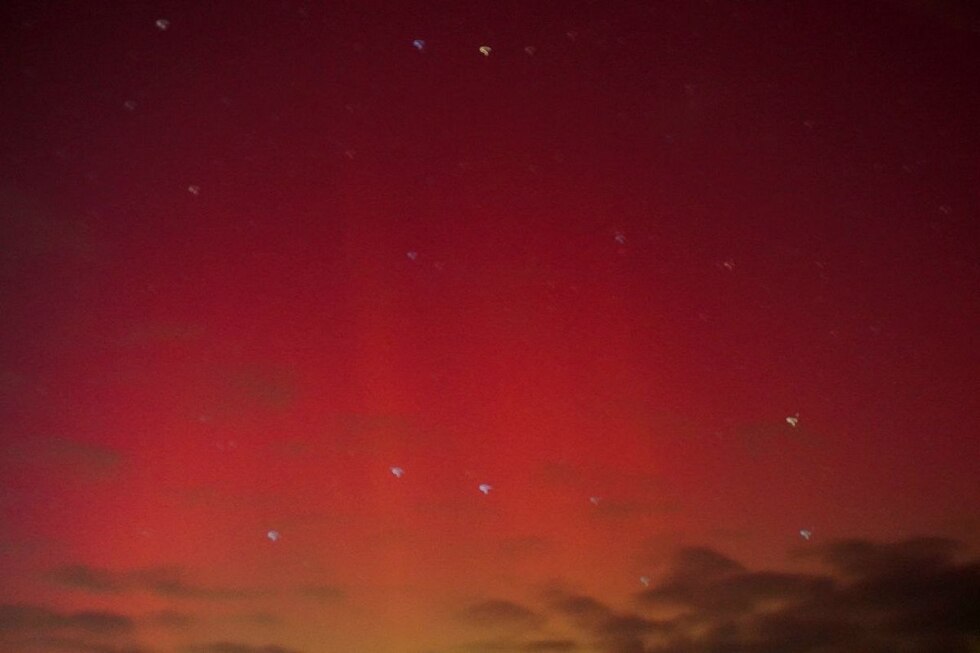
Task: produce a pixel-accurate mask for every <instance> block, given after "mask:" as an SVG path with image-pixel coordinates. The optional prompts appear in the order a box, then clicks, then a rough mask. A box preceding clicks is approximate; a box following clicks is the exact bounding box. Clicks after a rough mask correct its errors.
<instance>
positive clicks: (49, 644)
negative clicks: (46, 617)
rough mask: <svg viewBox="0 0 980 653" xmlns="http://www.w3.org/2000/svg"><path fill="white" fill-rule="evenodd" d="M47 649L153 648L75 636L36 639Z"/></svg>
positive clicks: (113, 652)
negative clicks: (95, 640)
mask: <svg viewBox="0 0 980 653" xmlns="http://www.w3.org/2000/svg"><path fill="white" fill-rule="evenodd" d="M35 642H37V644H40V645H41V646H42V647H43V648H45V649H50V650H51V651H68V652H70V653H152V651H153V649H149V648H145V647H142V646H132V645H125V644H124V645H114V644H99V643H93V642H88V641H85V640H82V639H77V638H73V637H46V638H43V639H41V640H34V641H32V644H34V643H35Z"/></svg>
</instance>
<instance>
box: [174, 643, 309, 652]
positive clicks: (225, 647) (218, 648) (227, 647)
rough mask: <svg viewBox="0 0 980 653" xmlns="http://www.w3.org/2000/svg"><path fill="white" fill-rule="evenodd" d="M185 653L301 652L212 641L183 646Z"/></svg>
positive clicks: (268, 646)
mask: <svg viewBox="0 0 980 653" xmlns="http://www.w3.org/2000/svg"><path fill="white" fill-rule="evenodd" d="M184 651H186V652H187V653H302V652H301V651H300V650H299V649H295V648H285V647H283V646H274V645H271V644H269V645H266V646H252V645H250V644H241V643H239V642H213V643H211V644H203V645H200V646H191V647H189V648H185V649H184Z"/></svg>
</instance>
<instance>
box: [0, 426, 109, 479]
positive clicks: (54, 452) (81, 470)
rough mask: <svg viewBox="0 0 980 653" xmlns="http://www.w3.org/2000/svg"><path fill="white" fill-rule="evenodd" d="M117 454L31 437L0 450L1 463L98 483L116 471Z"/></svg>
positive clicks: (72, 442)
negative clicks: (67, 475) (97, 481)
mask: <svg viewBox="0 0 980 653" xmlns="http://www.w3.org/2000/svg"><path fill="white" fill-rule="evenodd" d="M122 461H123V456H122V454H121V453H120V452H119V451H116V450H115V449H111V448H109V447H104V446H101V445H96V444H88V443H85V442H79V441H77V440H71V439H68V438H61V437H52V436H30V437H24V438H21V439H17V440H13V441H11V442H10V443H9V444H6V445H5V446H4V447H3V448H2V449H0V463H2V464H3V466H4V467H6V466H13V467H17V468H29V469H35V470H38V471H41V472H44V473H48V474H70V475H72V476H75V477H79V476H80V477H83V478H87V479H89V480H99V479H103V478H106V477H108V476H110V475H111V474H113V473H115V472H116V471H118V470H119V467H120V465H121V463H122Z"/></svg>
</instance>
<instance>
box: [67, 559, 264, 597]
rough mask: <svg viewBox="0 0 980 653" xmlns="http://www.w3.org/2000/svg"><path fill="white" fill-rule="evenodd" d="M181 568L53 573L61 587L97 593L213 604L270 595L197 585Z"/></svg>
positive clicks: (69, 568)
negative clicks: (212, 602) (140, 594)
mask: <svg viewBox="0 0 980 653" xmlns="http://www.w3.org/2000/svg"><path fill="white" fill-rule="evenodd" d="M185 575H186V574H185V572H184V571H183V570H181V569H180V568H178V567H152V568H148V569H137V570H133V571H123V572H117V571H111V570H108V569H102V568H98V567H89V566H87V565H69V566H66V567H60V568H58V569H56V570H54V571H53V572H52V573H51V574H50V579H51V580H53V581H54V582H55V583H57V584H59V585H63V586H65V587H71V588H74V589H78V590H82V591H86V592H92V593H95V594H122V593H126V592H147V593H149V594H156V595H157V596H162V597H167V598H175V599H202V600H212V601H224V600H241V599H251V598H260V597H263V596H267V595H268V592H265V591H261V590H256V589H250V588H240V587H238V588H213V587H203V586H199V585H194V584H192V583H189V582H187V581H186V580H185V579H184V576H185Z"/></svg>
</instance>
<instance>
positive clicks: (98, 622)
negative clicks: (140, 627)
mask: <svg viewBox="0 0 980 653" xmlns="http://www.w3.org/2000/svg"><path fill="white" fill-rule="evenodd" d="M135 628H136V625H135V622H134V621H133V620H132V619H131V618H130V617H127V616H125V615H121V614H117V613H115V612H95V611H92V612H58V611H56V610H51V609H49V608H45V607H42V606H36V605H25V604H6V605H0V632H11V631H38V632H57V631H62V630H69V631H77V632H83V633H91V634H93V635H106V634H109V635H114V634H121V633H128V632H132V631H133V630H135Z"/></svg>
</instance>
